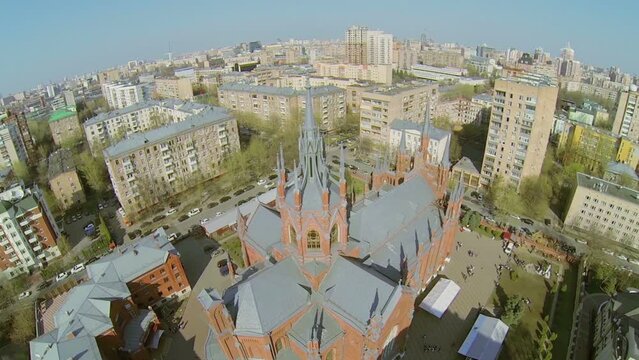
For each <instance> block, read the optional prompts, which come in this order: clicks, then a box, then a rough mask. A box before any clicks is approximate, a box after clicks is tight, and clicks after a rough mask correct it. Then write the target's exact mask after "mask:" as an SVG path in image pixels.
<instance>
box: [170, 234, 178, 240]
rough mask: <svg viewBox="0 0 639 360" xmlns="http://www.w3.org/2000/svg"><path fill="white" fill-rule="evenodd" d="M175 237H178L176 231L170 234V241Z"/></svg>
mask: <svg viewBox="0 0 639 360" xmlns="http://www.w3.org/2000/svg"><path fill="white" fill-rule="evenodd" d="M175 239H177V234H176V233H171V234H169V241H174V240H175Z"/></svg>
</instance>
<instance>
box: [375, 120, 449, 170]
mask: <svg viewBox="0 0 639 360" xmlns="http://www.w3.org/2000/svg"><path fill="white" fill-rule="evenodd" d="M427 117H428V118H429V116H427ZM425 131H427V132H428V138H429V142H428V153H429V155H430V159H431V160H432V161H433V162H435V163H437V164H439V163H442V162H443V161H444V159H445V158H446V160H447V161H449V159H447V157H448V156H449V154H447V153H446V151H448V149H449V148H450V138H451V135H452V134H451V132H450V131H447V130H442V129H438V128H436V127H434V126H432V125H431V124H430V120H428V123H427V124H424V123H421V124H419V123H416V122H414V121H407V120H401V119H397V120H395V121H393V122H392V123H391V126H390V132H389V136H388V141H387V143H386V144H387V145H388V148H389V149H390V150H391V151H393V152H394V151H398V150H399V149H400V148H401V147H402V146H403V147H404V150H405V151H407V152H408V153H409V154H414V153H415V152H417V151H418V150H419V149H420V147H421V146H422V139H423V137H424V132H425ZM402 138H403V139H402ZM402 143H403V145H402Z"/></svg>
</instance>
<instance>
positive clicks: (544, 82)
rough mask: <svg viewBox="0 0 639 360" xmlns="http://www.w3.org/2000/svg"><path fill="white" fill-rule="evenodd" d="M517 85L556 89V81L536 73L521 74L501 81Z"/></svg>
mask: <svg viewBox="0 0 639 360" xmlns="http://www.w3.org/2000/svg"><path fill="white" fill-rule="evenodd" d="M501 80H503V81H510V82H515V83H519V84H526V85H530V86H536V87H557V80H556V79H554V78H551V77H550V76H547V75H542V74H536V73H521V74H519V75H517V76H513V77H508V78H503V79H501Z"/></svg>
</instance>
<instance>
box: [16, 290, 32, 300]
mask: <svg viewBox="0 0 639 360" xmlns="http://www.w3.org/2000/svg"><path fill="white" fill-rule="evenodd" d="M29 296H31V291H24V292H22V293H21V294H20V295H18V300H22V299H26V298H28V297H29Z"/></svg>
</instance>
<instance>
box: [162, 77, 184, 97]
mask: <svg viewBox="0 0 639 360" xmlns="http://www.w3.org/2000/svg"><path fill="white" fill-rule="evenodd" d="M155 95H156V97H159V98H174V99H181V100H191V99H192V98H193V86H192V85H191V80H189V79H188V78H178V77H171V78H157V79H155Z"/></svg>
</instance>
